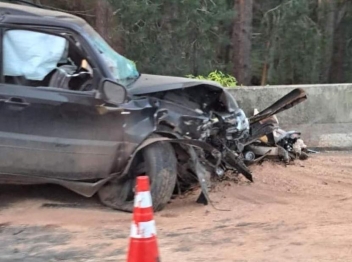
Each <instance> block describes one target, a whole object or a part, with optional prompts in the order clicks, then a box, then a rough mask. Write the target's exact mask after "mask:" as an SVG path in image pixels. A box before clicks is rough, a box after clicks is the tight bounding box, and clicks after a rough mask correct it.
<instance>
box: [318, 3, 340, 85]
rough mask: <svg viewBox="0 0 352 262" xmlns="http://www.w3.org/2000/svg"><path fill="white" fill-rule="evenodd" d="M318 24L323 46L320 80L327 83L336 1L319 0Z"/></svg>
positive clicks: (332, 43) (332, 47) (330, 62)
mask: <svg viewBox="0 0 352 262" xmlns="http://www.w3.org/2000/svg"><path fill="white" fill-rule="evenodd" d="M318 3H319V24H320V26H321V28H322V31H323V36H324V37H323V48H322V53H321V54H322V60H321V61H322V64H321V71H320V82H321V83H327V82H328V81H329V75H330V70H331V64H332V58H333V51H334V36H335V19H336V1H335V0H319V2H318Z"/></svg>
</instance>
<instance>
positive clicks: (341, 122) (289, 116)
mask: <svg viewBox="0 0 352 262" xmlns="http://www.w3.org/2000/svg"><path fill="white" fill-rule="evenodd" d="M297 87H300V88H302V89H304V90H305V91H306V93H307V96H308V99H307V100H306V101H305V102H302V103H301V104H299V105H296V106H295V107H293V108H290V109H288V110H286V111H284V112H281V113H279V114H278V115H277V117H278V119H279V122H280V126H281V128H283V129H285V130H297V131H301V132H302V138H303V140H304V141H305V143H306V144H307V145H308V146H309V147H317V148H328V149H351V148H352V84H333V85H296V86H270V87H241V88H232V89H228V90H229V91H230V92H231V93H232V94H233V95H234V97H235V98H236V100H237V102H238V104H239V106H240V107H242V108H243V109H244V111H245V113H246V114H247V115H248V116H251V115H253V109H254V108H257V109H258V110H259V111H260V110H263V109H265V108H266V107H268V106H269V105H271V104H272V103H273V102H275V101H276V100H277V99H279V98H280V97H282V96H284V95H285V94H287V93H289V92H290V91H291V90H293V89H294V88H297Z"/></svg>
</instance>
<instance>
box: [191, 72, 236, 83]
mask: <svg viewBox="0 0 352 262" xmlns="http://www.w3.org/2000/svg"><path fill="white" fill-rule="evenodd" d="M186 77H188V78H193V79H201V80H210V81H215V82H218V83H219V84H221V85H222V86H224V87H236V86H237V80H236V78H235V77H233V76H230V75H225V74H224V73H223V72H221V71H217V70H215V71H213V72H210V73H209V75H207V76H201V75H199V76H194V75H186Z"/></svg>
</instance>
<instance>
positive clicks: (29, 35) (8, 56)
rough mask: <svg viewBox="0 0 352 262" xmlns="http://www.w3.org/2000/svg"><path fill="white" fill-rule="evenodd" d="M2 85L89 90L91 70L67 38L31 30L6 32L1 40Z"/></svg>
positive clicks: (90, 86) (90, 87)
mask: <svg viewBox="0 0 352 262" xmlns="http://www.w3.org/2000/svg"><path fill="white" fill-rule="evenodd" d="M3 74H4V77H5V82H6V83H9V84H15V85H23V86H44V87H45V86H46V87H55V88H63V89H69V90H76V91H77V90H78V91H90V90H91V89H92V70H91V67H90V65H89V64H88V63H87V61H86V60H85V59H84V57H82V55H81V53H80V52H78V50H77V47H76V46H75V45H74V44H72V43H70V42H69V41H68V40H67V39H66V38H64V37H61V36H57V35H51V34H47V33H41V32H36V31H31V30H19V29H14V30H7V31H5V33H4V37H3Z"/></svg>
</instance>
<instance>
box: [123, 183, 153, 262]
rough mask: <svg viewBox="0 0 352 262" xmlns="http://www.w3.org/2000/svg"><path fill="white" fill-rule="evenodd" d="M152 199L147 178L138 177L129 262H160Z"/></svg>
mask: <svg viewBox="0 0 352 262" xmlns="http://www.w3.org/2000/svg"><path fill="white" fill-rule="evenodd" d="M159 261H160V258H159V250H158V244H157V240H156V228H155V221H154V215H153V204H152V197H151V194H150V189H149V178H148V177H147V176H139V177H137V187H136V194H135V198H134V210H133V221H132V226H131V236H130V244H129V250H128V257H127V262H159Z"/></svg>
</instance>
